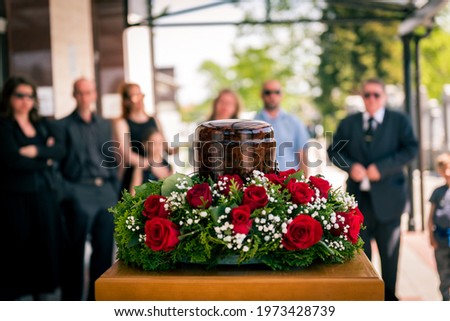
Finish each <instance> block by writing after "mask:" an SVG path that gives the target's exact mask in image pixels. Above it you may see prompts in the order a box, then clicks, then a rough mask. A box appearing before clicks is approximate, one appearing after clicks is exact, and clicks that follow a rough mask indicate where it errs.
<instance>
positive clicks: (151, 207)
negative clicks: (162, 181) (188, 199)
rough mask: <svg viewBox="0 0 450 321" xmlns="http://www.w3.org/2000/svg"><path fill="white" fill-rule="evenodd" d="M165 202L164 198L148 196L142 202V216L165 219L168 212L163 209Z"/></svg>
mask: <svg viewBox="0 0 450 321" xmlns="http://www.w3.org/2000/svg"><path fill="white" fill-rule="evenodd" d="M161 200H162V201H161ZM165 200H166V198H165V197H164V196H161V195H150V196H149V197H147V199H146V200H145V202H144V210H143V211H142V215H144V216H147V217H148V218H154V217H160V218H167V217H168V216H169V214H170V212H169V211H168V210H166V209H165V208H164V204H165Z"/></svg>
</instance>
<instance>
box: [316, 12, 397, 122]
mask: <svg viewBox="0 0 450 321" xmlns="http://www.w3.org/2000/svg"><path fill="white" fill-rule="evenodd" d="M327 15H333V16H335V15H343V16H350V17H358V16H361V15H363V13H361V11H356V10H352V9H342V8H334V7H330V8H328V9H326V10H325V11H324V16H327ZM397 30H398V24H397V23H391V24H382V23H377V22H370V23H365V24H348V25H337V24H330V25H329V26H328V28H327V30H326V31H325V32H324V33H322V35H321V36H320V46H321V48H322V53H321V55H320V61H321V63H320V66H319V69H318V73H317V82H318V84H317V85H318V86H319V87H320V89H321V91H322V92H321V95H319V96H317V97H316V99H315V101H316V103H317V105H318V108H319V109H320V111H321V112H322V115H323V117H324V118H325V122H326V128H327V129H330V130H333V129H334V124H335V123H336V122H335V120H336V119H339V118H341V117H343V116H344V115H345V106H344V100H345V97H347V96H348V95H351V94H355V93H357V92H358V90H359V86H360V83H361V81H362V80H363V79H365V78H369V77H380V78H382V79H383V80H384V81H385V82H386V83H393V84H398V83H401V82H402V77H403V72H402V66H403V64H402V44H401V41H400V38H399V37H398V36H397Z"/></svg>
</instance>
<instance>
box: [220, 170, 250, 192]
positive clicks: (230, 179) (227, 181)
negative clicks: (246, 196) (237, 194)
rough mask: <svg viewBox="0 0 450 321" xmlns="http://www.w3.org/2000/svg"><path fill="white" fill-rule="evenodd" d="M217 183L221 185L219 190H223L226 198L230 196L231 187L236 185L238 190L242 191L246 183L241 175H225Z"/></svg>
mask: <svg viewBox="0 0 450 321" xmlns="http://www.w3.org/2000/svg"><path fill="white" fill-rule="evenodd" d="M217 183H218V184H219V188H222V189H221V190H220V191H221V192H222V194H223V195H225V196H228V195H229V194H230V186H231V185H232V184H233V183H234V184H235V185H236V187H237V189H238V190H242V187H243V186H244V182H243V181H242V178H241V177H240V176H239V175H229V174H225V175H223V176H219V178H218V180H217Z"/></svg>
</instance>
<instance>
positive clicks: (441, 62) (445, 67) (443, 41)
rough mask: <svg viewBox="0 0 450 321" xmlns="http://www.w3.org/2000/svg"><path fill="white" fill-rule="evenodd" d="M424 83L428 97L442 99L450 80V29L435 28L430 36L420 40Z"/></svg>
mask: <svg viewBox="0 0 450 321" xmlns="http://www.w3.org/2000/svg"><path fill="white" fill-rule="evenodd" d="M420 49H421V63H422V65H421V67H422V73H421V76H422V83H423V84H424V85H425V87H426V88H427V92H428V97H429V98H435V99H439V100H442V92H443V86H444V85H445V84H448V83H449V82H450V81H449V79H450V64H449V63H448V57H450V30H449V31H445V30H444V29H443V28H436V29H434V30H433V31H432V32H431V34H430V36H429V37H427V38H424V39H422V40H421V41H420Z"/></svg>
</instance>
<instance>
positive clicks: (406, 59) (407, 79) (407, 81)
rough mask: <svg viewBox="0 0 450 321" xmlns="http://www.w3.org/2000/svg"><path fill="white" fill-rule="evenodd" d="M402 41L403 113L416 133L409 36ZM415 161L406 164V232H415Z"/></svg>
mask: <svg viewBox="0 0 450 321" xmlns="http://www.w3.org/2000/svg"><path fill="white" fill-rule="evenodd" d="M402 41H403V63H404V66H403V78H404V90H405V111H406V113H407V114H408V115H409V116H410V118H411V121H412V123H413V126H414V129H415V131H416V132H417V128H416V121H415V120H416V117H415V115H414V113H413V108H412V90H411V88H412V77H411V35H406V36H403V37H402ZM416 167H417V166H416V165H415V161H414V162H412V163H410V164H408V166H407V171H408V194H409V204H410V208H409V213H408V216H409V218H408V231H414V230H415V221H414V213H415V210H414V208H415V206H414V180H413V174H414V168H416Z"/></svg>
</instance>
